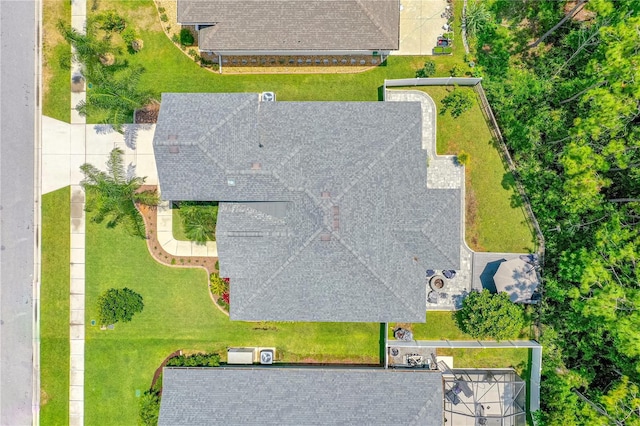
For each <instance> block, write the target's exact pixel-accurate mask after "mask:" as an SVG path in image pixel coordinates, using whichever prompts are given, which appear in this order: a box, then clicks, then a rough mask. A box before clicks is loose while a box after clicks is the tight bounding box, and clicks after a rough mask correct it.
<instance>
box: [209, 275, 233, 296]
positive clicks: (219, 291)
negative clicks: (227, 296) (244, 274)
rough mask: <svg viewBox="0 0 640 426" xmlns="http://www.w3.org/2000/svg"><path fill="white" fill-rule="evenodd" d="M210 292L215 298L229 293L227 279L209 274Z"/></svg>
mask: <svg viewBox="0 0 640 426" xmlns="http://www.w3.org/2000/svg"><path fill="white" fill-rule="evenodd" d="M210 280H211V284H210V287H211V292H212V293H213V294H215V295H216V296H222V295H223V294H224V293H228V292H229V278H220V276H219V275H218V274H211V277H210Z"/></svg>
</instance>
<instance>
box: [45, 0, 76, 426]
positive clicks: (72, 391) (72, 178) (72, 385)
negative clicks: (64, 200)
mask: <svg viewBox="0 0 640 426" xmlns="http://www.w3.org/2000/svg"><path fill="white" fill-rule="evenodd" d="M86 22H87V2H86V0H72V1H71V26H72V27H73V28H75V29H76V30H77V31H79V32H81V33H83V34H84V32H85V25H86ZM72 51H73V48H72ZM81 69H82V64H80V63H79V62H77V61H75V60H74V61H72V64H71V82H72V85H71V87H72V92H71V105H70V108H71V126H70V128H69V163H68V165H69V169H68V170H69V183H70V184H71V257H70V261H71V265H70V266H71V286H70V305H71V315H70V318H69V327H70V339H71V342H70V346H71V360H70V361H71V362H70V364H69V368H70V371H69V424H70V425H72V426H82V425H84V325H85V324H84V317H85V315H84V306H85V304H84V302H85V299H84V296H85V293H84V277H85V261H84V260H85V235H84V234H85V219H86V215H85V212H84V201H85V196H84V190H83V189H82V187H81V186H80V180H82V175H81V173H80V165H82V164H84V163H85V162H86V160H85V158H86V148H85V147H86V132H85V118H84V117H82V116H80V114H78V112H77V111H76V110H75V107H76V105H78V103H79V102H81V101H83V100H85V99H86V92H85V90H86V87H85V85H84V84H81V87H78V86H79V85H78V84H75V85H74V84H73V83H74V80H75V79H77V77H78V76H79V75H81ZM43 131H44V127H43ZM45 134H46V133H45ZM65 134H66V133H65ZM66 164H67V163H66V162H65V165H66Z"/></svg>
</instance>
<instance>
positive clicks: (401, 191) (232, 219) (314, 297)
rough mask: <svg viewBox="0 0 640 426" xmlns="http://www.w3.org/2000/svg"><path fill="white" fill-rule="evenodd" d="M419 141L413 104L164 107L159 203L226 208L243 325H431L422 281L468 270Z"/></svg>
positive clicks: (212, 102)
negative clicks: (437, 273)
mask: <svg viewBox="0 0 640 426" xmlns="http://www.w3.org/2000/svg"><path fill="white" fill-rule="evenodd" d="M421 128H422V115H421V110H420V104H419V103H413V102H389V103H384V102H259V101H258V96H257V95H255V94H164V95H163V98H162V103H161V107H160V115H159V118H158V124H157V126H156V132H155V136H154V150H155V155H156V164H157V167H158V174H159V180H160V185H161V191H162V197H163V198H165V199H169V200H217V201H221V203H220V206H219V211H218V225H217V230H216V239H217V243H218V254H219V258H220V274H221V276H224V277H229V278H230V279H231V286H230V287H231V295H230V296H231V297H230V299H231V312H230V314H231V318H232V319H237V320H280V321H289V320H295V321H345V322H347V321H356V322H385V321H394V322H395V321H400V322H424V320H425V300H426V285H425V284H426V283H425V271H426V270H427V269H459V263H460V241H461V237H460V232H461V230H460V214H461V211H460V206H461V194H460V190H457V189H427V187H426V181H427V178H426V175H427V172H428V171H427V165H426V157H427V155H426V152H425V151H424V150H422V149H421V145H422V144H421ZM257 164H259V166H257ZM229 183H231V185H230V184H229Z"/></svg>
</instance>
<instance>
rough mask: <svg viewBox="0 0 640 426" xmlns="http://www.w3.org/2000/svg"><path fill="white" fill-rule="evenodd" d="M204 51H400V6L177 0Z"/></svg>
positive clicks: (393, 1) (395, 2)
mask: <svg viewBox="0 0 640 426" xmlns="http://www.w3.org/2000/svg"><path fill="white" fill-rule="evenodd" d="M178 22H180V23H181V24H183V25H184V24H213V26H211V27H208V28H204V29H202V30H201V31H200V35H199V39H198V44H199V48H200V49H201V50H213V51H224V50H234V51H237V50H252V51H255V50H397V49H398V46H399V27H400V4H399V0H311V1H304V2H301V1H298V0H270V1H261V0H178Z"/></svg>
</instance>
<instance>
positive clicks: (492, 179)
mask: <svg viewBox="0 0 640 426" xmlns="http://www.w3.org/2000/svg"><path fill="white" fill-rule="evenodd" d="M419 89H420V90H422V91H424V92H426V93H428V94H429V95H430V96H431V97H432V98H433V100H434V101H435V103H436V107H437V108H438V111H439V110H440V108H441V106H442V104H441V102H440V101H441V100H442V99H443V98H444V97H445V96H446V95H447V94H448V93H449V92H448V91H449V90H453V89H452V88H447V87H443V86H423V87H421V88H419ZM458 90H469V91H473V89H472V88H470V87H459V88H458ZM474 99H476V98H475V97H474ZM436 120H437V136H436V138H437V144H438V148H437V149H438V154H457V153H459V152H460V151H465V152H467V153H468V154H469V158H470V161H469V163H468V164H467V166H466V205H467V209H466V235H465V237H466V241H467V244H469V246H470V247H471V248H472V249H474V250H477V251H495V252H508V253H512V252H515V253H519V252H532V251H534V250H535V247H536V243H535V234H534V232H533V228H532V227H531V225H530V223H529V221H528V218H527V216H526V214H525V211H524V209H523V207H522V205H521V204H520V203H521V199H520V196H519V194H518V192H517V190H516V188H515V181H514V178H513V175H512V174H511V172H510V171H509V169H508V168H507V166H506V164H505V163H504V162H503V161H502V157H501V156H500V152H499V151H498V148H497V147H496V145H495V143H494V140H493V137H492V136H491V132H490V131H489V127H488V126H487V123H486V121H485V120H484V116H483V115H482V111H481V110H480V105H479V102H478V101H477V99H476V102H474V105H473V107H472V108H471V109H470V110H469V111H466V112H464V113H462V115H461V116H460V117H458V118H453V117H452V116H451V114H449V113H447V114H445V115H442V114H438V116H437V118H436Z"/></svg>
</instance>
